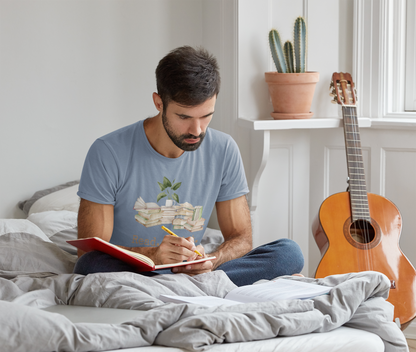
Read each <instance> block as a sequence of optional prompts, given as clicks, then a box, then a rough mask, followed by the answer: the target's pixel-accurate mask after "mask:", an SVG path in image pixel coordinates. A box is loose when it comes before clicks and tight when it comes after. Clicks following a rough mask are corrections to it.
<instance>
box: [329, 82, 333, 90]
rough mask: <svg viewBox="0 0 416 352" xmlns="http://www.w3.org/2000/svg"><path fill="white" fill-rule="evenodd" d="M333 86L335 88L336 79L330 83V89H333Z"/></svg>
mask: <svg viewBox="0 0 416 352" xmlns="http://www.w3.org/2000/svg"><path fill="white" fill-rule="evenodd" d="M332 88H334V81H331V83H330V84H329V90H331V89H332Z"/></svg>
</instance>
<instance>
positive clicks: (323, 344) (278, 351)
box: [45, 305, 384, 352]
mask: <svg viewBox="0 0 416 352" xmlns="http://www.w3.org/2000/svg"><path fill="white" fill-rule="evenodd" d="M45 310H47V311H49V312H53V313H58V314H62V315H64V316H65V317H67V318H68V319H69V320H70V321H71V322H73V323H81V322H82V323H97V322H100V323H106V324H121V323H122V322H124V321H129V320H131V319H133V318H134V317H135V316H139V315H142V314H146V313H145V312H143V311H133V310H127V309H114V308H96V307H83V306H64V305H57V306H51V307H48V308H46V309H45ZM363 348H365V351H366V352H383V351H384V343H383V341H382V340H381V339H380V337H379V336H377V335H375V334H373V333H370V332H366V331H363V330H358V329H353V328H348V327H345V326H342V327H340V328H338V329H335V330H332V331H330V332H325V333H316V334H306V335H300V336H293V337H277V338H274V339H268V340H261V341H251V342H240V343H224V344H217V345H213V346H212V347H211V348H209V351H212V352H253V351H255V352H266V351H267V352H289V351H290V352H315V351H319V352H324V351H328V352H329V351H330V352H357V351H362V350H363ZM116 351H123V352H184V351H186V350H183V349H180V348H174V347H164V346H148V347H137V348H126V349H121V350H120V349H118V350H110V351H108V352H116Z"/></svg>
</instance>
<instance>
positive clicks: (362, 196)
mask: <svg viewBox="0 0 416 352" xmlns="http://www.w3.org/2000/svg"><path fill="white" fill-rule="evenodd" d="M348 110H349V116H350V119H351V123H352V127H353V132H354V136H355V138H354V139H353V140H354V159H355V166H358V165H359V166H360V169H359V172H358V171H357V175H358V179H357V180H356V182H357V186H356V191H357V190H358V192H359V212H358V214H357V216H356V218H357V220H356V221H358V228H359V230H360V234H361V236H362V237H363V241H364V254H365V255H364V258H365V262H366V263H364V266H366V269H367V270H372V258H371V253H370V251H369V250H368V247H369V242H370V231H369V224H368V215H369V214H368V211H367V210H368V204H366V203H367V202H366V199H367V191H366V182H365V176H364V160H363V155H362V151H361V143H360V134H359V130H358V118H357V114H356V113H355V107H349V108H348ZM358 151H360V152H361V153H357V152H358ZM360 215H361V216H360ZM358 218H359V220H358ZM361 264H362V263H361ZM365 264H366V265H365Z"/></svg>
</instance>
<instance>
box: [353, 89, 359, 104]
mask: <svg viewBox="0 0 416 352" xmlns="http://www.w3.org/2000/svg"><path fill="white" fill-rule="evenodd" d="M354 95H355V101H358V95H357V89H355V88H354Z"/></svg>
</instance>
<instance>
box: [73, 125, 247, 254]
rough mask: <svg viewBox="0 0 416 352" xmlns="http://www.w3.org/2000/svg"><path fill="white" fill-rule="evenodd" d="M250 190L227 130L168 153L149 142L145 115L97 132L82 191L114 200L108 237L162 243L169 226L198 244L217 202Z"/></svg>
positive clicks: (208, 133)
mask: <svg viewBox="0 0 416 352" xmlns="http://www.w3.org/2000/svg"><path fill="white" fill-rule="evenodd" d="M247 193H248V186H247V181H246V177H245V173H244V168H243V163H242V160H241V156H240V152H239V150H238V147H237V144H236V143H235V141H234V140H233V139H232V138H231V137H230V136H229V135H227V134H225V133H222V132H219V131H216V130H213V129H211V128H208V129H207V131H206V136H205V139H204V141H203V142H202V144H201V146H200V147H199V148H198V149H197V150H195V151H191V152H184V153H183V154H182V155H181V156H180V157H178V158H167V157H164V156H163V155H161V154H159V153H158V152H156V151H155V150H154V149H153V147H152V146H151V145H150V143H149V141H148V139H147V137H146V133H145V131H144V128H143V121H139V122H136V123H134V124H132V125H130V126H126V127H124V128H121V129H119V130H117V131H114V132H112V133H110V134H108V135H105V136H104V137H101V138H98V139H97V140H96V141H95V142H94V143H93V145H92V146H91V148H90V150H89V151H88V154H87V157H86V160H85V164H84V168H83V170H82V175H81V181H80V185H79V191H78V195H79V196H80V197H81V198H84V199H86V200H89V201H91V202H95V203H100V204H113V205H114V229H113V234H112V237H111V240H110V242H111V243H113V244H116V245H122V246H127V247H154V246H159V244H160V243H161V241H162V239H163V237H164V236H165V235H166V232H164V231H163V230H162V228H161V227H162V225H163V226H166V227H167V228H168V229H170V230H172V231H173V232H175V233H176V234H177V235H178V236H182V237H189V236H193V237H194V239H195V243H197V244H199V243H200V241H201V239H202V236H203V234H204V232H205V229H206V226H207V222H208V220H209V218H210V216H211V212H212V210H213V207H214V205H215V202H222V201H226V200H230V199H234V198H237V197H240V196H242V195H244V194H247Z"/></svg>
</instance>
